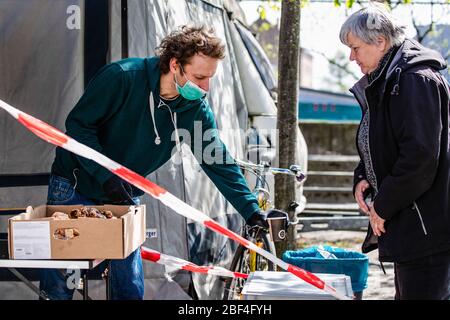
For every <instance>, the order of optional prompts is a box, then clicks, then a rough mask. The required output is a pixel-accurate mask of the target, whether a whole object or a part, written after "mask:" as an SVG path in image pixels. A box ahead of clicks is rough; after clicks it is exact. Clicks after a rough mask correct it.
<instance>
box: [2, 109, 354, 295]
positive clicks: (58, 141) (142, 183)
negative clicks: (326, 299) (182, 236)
mask: <svg viewBox="0 0 450 320" xmlns="http://www.w3.org/2000/svg"><path fill="white" fill-rule="evenodd" d="M0 107H1V108H2V109H4V110H5V111H7V112H8V113H9V114H11V115H12V116H13V117H14V118H16V119H17V120H18V121H19V122H20V123H22V124H23V125H24V126H25V127H26V128H27V129H29V130H30V131H31V132H33V133H34V134H35V135H37V136H38V137H40V138H41V139H43V140H45V141H47V142H49V143H51V144H54V145H56V146H59V147H62V148H64V149H66V150H68V151H71V152H73V153H75V154H77V155H79V156H82V157H85V158H87V159H90V160H92V161H95V162H96V163H98V164H100V165H101V166H103V167H105V168H107V169H108V170H110V171H111V172H113V173H114V174H116V175H118V176H119V177H121V178H122V179H124V180H125V181H127V182H129V183H131V184H132V185H134V186H135V187H137V188H139V189H141V190H142V191H144V192H146V193H148V194H150V195H151V196H152V197H153V198H155V199H158V200H159V201H161V202H162V203H163V204H165V205H166V206H168V207H169V208H171V209H172V210H174V211H175V212H176V213H178V214H180V215H182V216H184V217H186V218H188V219H191V220H194V221H196V222H199V223H201V224H203V225H204V226H206V227H207V228H209V229H211V230H213V231H215V232H217V233H220V234H222V235H224V236H226V237H228V238H230V239H232V240H234V241H236V242H238V243H240V244H241V245H243V246H244V247H246V248H247V249H250V250H253V251H256V252H257V253H258V254H260V255H262V256H263V257H265V258H266V259H268V260H270V261H272V262H273V263H274V264H276V265H278V266H279V267H280V268H282V269H283V270H287V271H288V272H290V273H292V274H294V275H295V276H297V277H298V278H300V279H302V280H304V281H306V282H307V283H309V284H312V285H313V286H315V287H317V288H319V289H321V290H324V291H325V292H328V293H329V294H331V295H332V296H334V297H335V298H336V299H340V300H349V299H350V298H349V297H347V296H345V295H343V294H341V293H340V292H337V291H336V289H335V288H333V287H332V286H330V285H328V284H326V283H325V282H324V281H323V280H321V279H320V278H319V277H317V276H316V275H314V274H312V273H310V272H308V271H306V270H303V269H301V268H299V267H296V266H293V265H291V264H289V263H286V262H284V261H283V260H281V259H279V258H277V257H276V256H274V255H272V254H271V253H269V252H267V251H265V250H264V249H262V248H260V247H258V246H257V245H256V244H254V243H252V242H250V241H248V240H247V239H245V238H243V237H241V236H240V235H238V234H236V233H234V232H233V231H231V230H228V229H227V228H225V227H223V226H222V225H220V224H219V223H217V222H215V221H214V220H212V219H211V218H210V217H208V216H207V215H205V214H204V213H202V212H200V211H199V210H197V209H195V208H193V207H191V206H190V205H188V204H187V203H185V202H183V201H182V200H180V199H178V198H177V197H175V196H174V195H173V194H171V193H170V192H168V191H167V190H165V189H163V188H161V187H160V186H158V185H157V184H155V183H153V182H151V181H149V180H147V179H145V178H144V177H142V176H140V175H139V174H137V173H136V172H134V171H132V170H130V169H128V168H126V167H124V166H122V165H120V164H119V163H117V162H115V161H113V160H111V159H109V158H108V157H106V156H104V155H103V154H101V153H100V152H98V151H96V150H94V149H92V148H89V147H88V146H86V145H84V144H81V143H79V142H78V141H76V140H74V139H72V138H70V137H69V136H67V135H66V134H64V133H62V132H61V131H59V130H58V129H56V128H54V127H52V126H50V125H49V124H47V123H45V122H43V121H41V120H39V119H36V118H34V117H32V116H30V115H29V114H26V113H24V112H22V111H20V110H18V109H16V108H14V107H13V106H11V105H9V104H7V103H6V102H4V101H3V100H0Z"/></svg>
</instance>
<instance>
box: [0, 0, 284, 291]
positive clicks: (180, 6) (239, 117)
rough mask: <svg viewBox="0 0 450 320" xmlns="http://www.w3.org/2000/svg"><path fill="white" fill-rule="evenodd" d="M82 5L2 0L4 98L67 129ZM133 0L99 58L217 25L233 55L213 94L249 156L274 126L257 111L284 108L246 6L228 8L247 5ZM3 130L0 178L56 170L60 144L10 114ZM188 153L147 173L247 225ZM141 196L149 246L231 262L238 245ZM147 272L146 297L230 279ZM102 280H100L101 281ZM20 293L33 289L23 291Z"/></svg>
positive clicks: (25, 195) (234, 139) (16, 193)
mask: <svg viewBox="0 0 450 320" xmlns="http://www.w3.org/2000/svg"><path fill="white" fill-rule="evenodd" d="M84 3H85V2H84V1H83V0H78V1H76V0H59V1H54V0H29V1H15V0H4V1H1V2H0V43H1V45H0V98H1V99H3V100H5V101H7V102H8V103H10V104H12V105H14V106H17V107H19V108H21V109H22V110H24V111H25V112H28V113H30V114H32V115H34V116H36V117H38V118H40V119H42V120H44V121H47V122H49V123H50V124H52V125H54V126H56V127H58V128H59V129H61V130H64V129H65V128H64V121H65V118H66V116H67V114H68V113H69V112H70V110H71V109H72V108H73V106H74V105H75V104H76V102H77V101H78V99H79V98H80V97H81V95H82V93H83V90H84V77H85V76H86V73H85V65H84V62H85V49H86V48H85V46H84V44H85V42H84V41H85V32H86V29H84V25H83V23H82V24H81V28H80V29H69V28H67V27H66V22H67V19H68V17H69V15H68V13H67V9H68V7H69V6H73V5H75V6H78V7H79V8H80V12H81V20H82V21H84V18H85V16H84V9H85V7H84ZM126 4H127V14H128V18H127V23H128V24H127V25H126V26H124V25H122V22H123V20H122V1H109V9H108V17H109V28H108V30H109V33H108V46H109V47H108V50H107V52H105V51H104V50H100V49H99V50H98V51H95V50H94V49H92V50H94V51H91V52H90V53H91V54H93V57H94V58H99V59H100V58H103V57H104V56H105V55H106V58H107V59H106V60H107V62H112V61H117V60H119V59H121V58H122V54H123V50H124V48H123V47H122V45H123V43H125V41H123V40H124V39H123V38H122V37H123V36H124V35H126V36H127V41H126V42H127V44H128V52H127V56H129V57H148V56H153V55H154V54H155V49H156V46H157V45H158V44H159V43H160V41H161V40H162V38H163V37H164V36H165V35H167V34H168V33H170V32H171V31H173V30H175V29H176V28H177V27H178V26H180V25H183V24H197V25H198V24H205V25H208V26H213V27H214V28H215V30H216V33H217V35H218V36H219V37H221V38H222V39H223V41H224V43H225V44H226V47H227V55H226V58H225V59H224V60H223V61H222V62H221V63H220V64H219V67H218V70H217V73H216V76H215V77H214V79H213V80H212V82H211V91H210V94H208V100H209V103H210V105H211V107H212V110H213V112H214V114H215V117H216V120H217V125H218V128H219V132H220V136H221V138H222V140H223V141H224V142H225V144H226V145H227V147H228V149H229V151H230V153H231V154H232V155H233V156H234V157H236V158H244V157H245V155H246V139H245V133H246V130H247V129H248V127H249V125H251V124H255V125H256V126H257V127H258V126H260V127H261V128H262V127H264V128H266V129H268V128H272V129H273V128H274V122H273V121H271V122H265V123H264V124H258V123H259V122H258V121H256V120H257V118H258V117H255V116H264V115H270V116H271V117H274V116H275V115H276V108H275V104H274V102H273V100H272V98H271V96H270V94H269V92H268V90H267V88H266V86H265V84H264V82H263V81H262V79H261V76H260V74H259V72H258V70H257V68H256V67H255V66H254V64H253V61H252V58H251V55H250V54H249V53H248V52H247V49H246V47H245V44H244V42H243V41H242V38H241V37H240V34H239V32H238V31H237V29H236V25H235V21H234V20H230V19H229V17H230V16H231V17H236V18H237V19H239V21H241V22H242V21H243V20H244V19H243V18H242V17H243V14H242V12H240V11H236V12H231V13H230V12H227V11H226V10H225V8H228V10H236V8H239V7H238V5H237V3H236V1H234V0H208V1H205V0H184V1H180V0H128V1H126ZM124 31H125V32H124ZM93 61H97V60H95V59H94V60H93ZM94 68H95V67H94ZM90 72H92V71H90ZM249 116H250V117H249ZM267 126H268V127H267ZM0 130H1V138H0V176H1V175H2V174H40V173H46V172H49V170H50V166H51V163H52V161H53V158H54V147H53V146H51V145H49V144H48V143H45V142H43V141H41V140H39V139H38V138H37V137H35V136H33V135H31V134H30V133H29V132H28V131H26V130H24V129H23V128H22V127H21V126H20V125H19V124H17V123H15V120H13V119H12V118H10V117H9V116H8V115H6V113H0ZM238 133H239V134H238ZM149 157H151V155H149ZM182 159H183V161H182V163H179V162H178V161H176V160H177V159H175V158H174V159H172V160H170V161H169V162H167V163H166V164H165V165H164V166H163V167H161V168H160V169H159V170H157V171H155V172H153V173H152V174H150V175H149V176H148V177H147V178H148V179H150V180H151V181H153V182H155V183H157V184H158V185H160V186H162V187H163V188H165V189H167V190H169V191H170V192H171V193H173V194H174V195H175V196H177V197H179V198H180V199H182V200H183V201H185V202H187V203H188V204H190V205H191V206H193V207H195V208H197V209H199V210H200V211H202V212H204V213H205V214H207V215H209V216H210V217H211V218H212V219H214V220H216V221H218V222H219V223H221V224H223V225H225V226H227V227H229V228H230V229H232V230H234V231H235V232H240V230H241V228H242V226H243V219H242V218H241V217H240V215H239V214H238V213H237V212H236V210H235V209H234V208H233V207H232V206H231V205H230V204H229V203H228V202H227V201H226V200H225V198H224V197H223V196H222V195H221V194H220V193H219V191H218V190H217V188H216V187H215V186H214V184H213V183H212V182H211V181H210V180H209V178H208V177H207V176H206V175H205V174H204V173H203V171H202V170H201V168H200V166H199V164H198V163H197V162H196V160H195V159H194V157H193V156H192V154H191V151H190V150H189V148H187V147H186V146H183V153H182ZM46 192H47V188H46V187H42V186H41V187H18V188H4V189H3V188H1V189H0V207H2V208H8V207H10V208H11V207H24V206H27V205H38V204H42V203H44V202H45V199H46ZM142 203H143V204H146V205H147V230H148V231H156V236H155V237H151V238H148V239H147V241H146V243H145V245H146V246H147V247H150V248H153V249H155V250H158V251H160V252H163V253H165V254H168V255H172V256H176V257H180V258H182V259H185V260H190V261H192V262H194V263H196V264H199V265H207V264H214V265H219V266H222V267H228V266H229V264H230V263H231V259H232V255H233V253H234V251H235V250H236V247H237V244H236V243H234V242H232V241H231V240H229V239H227V238H225V237H223V236H221V235H218V234H216V233H214V232H212V231H210V230H208V229H206V228H205V227H203V226H201V225H199V224H197V223H195V222H193V221H189V220H188V221H187V220H186V219H185V218H184V217H181V216H179V215H178V214H176V213H174V212H173V211H172V210H171V209H169V208H167V207H166V206H164V205H162V204H161V203H160V202H158V201H156V200H154V199H153V198H151V197H150V196H147V195H146V196H144V197H143V199H142ZM2 226H3V225H2V221H1V217H0V227H2ZM2 231H3V230H0V232H2ZM153 234H154V233H153ZM144 271H145V279H146V283H145V286H146V295H145V298H146V299H173V298H174V297H179V298H180V299H181V298H186V297H187V296H186V294H187V293H188V291H189V289H190V288H192V284H193V288H194V289H195V292H196V295H197V296H198V298H199V299H220V298H221V296H222V289H223V287H222V286H223V283H222V281H220V280H219V279H218V277H214V276H211V275H193V274H190V273H188V272H186V271H179V272H171V273H170V274H167V270H165V268H164V267H162V266H160V265H157V264H152V263H144ZM102 285H103V284H102V283H98V286H99V288H100V287H101V286H102ZM1 288H2V284H1V283H0V299H3V298H4V297H6V296H5V295H3V294H2V289H1ZM99 290H100V289H99ZM19 297H20V296H19ZM22 297H27V294H26V293H23V295H22Z"/></svg>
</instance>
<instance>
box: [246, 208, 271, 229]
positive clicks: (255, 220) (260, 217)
mask: <svg viewBox="0 0 450 320" xmlns="http://www.w3.org/2000/svg"><path fill="white" fill-rule="evenodd" d="M266 217H267V215H266V213H265V212H264V211H257V212H255V213H253V214H252V215H251V216H250V218H248V219H247V224H248V225H249V226H250V227H261V228H266V229H268V228H269V223H268V222H267V220H266Z"/></svg>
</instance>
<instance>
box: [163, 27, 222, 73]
mask: <svg viewBox="0 0 450 320" xmlns="http://www.w3.org/2000/svg"><path fill="white" fill-rule="evenodd" d="M199 53H200V54H204V55H205V56H207V57H211V58H216V59H223V58H225V45H224V44H222V41H221V40H220V38H218V37H217V36H216V35H215V33H214V29H213V28H207V27H206V26H199V27H194V26H182V27H180V28H179V29H178V30H175V31H173V32H172V33H170V34H169V35H168V36H166V37H165V38H164V39H163V40H162V41H161V44H160V45H159V47H158V48H156V54H157V56H159V57H160V62H159V65H160V69H161V73H162V74H167V73H168V72H169V71H170V67H169V63H170V60H171V59H172V58H176V59H177V60H178V62H179V63H180V64H181V66H184V65H185V64H187V63H189V62H190V59H191V58H192V57H193V56H195V55H196V54H199Z"/></svg>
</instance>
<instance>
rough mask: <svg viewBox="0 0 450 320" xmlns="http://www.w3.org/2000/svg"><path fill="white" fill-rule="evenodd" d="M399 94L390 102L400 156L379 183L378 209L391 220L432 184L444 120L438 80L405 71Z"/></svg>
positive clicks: (376, 206) (376, 205) (380, 214)
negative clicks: (442, 118)
mask: <svg viewBox="0 0 450 320" xmlns="http://www.w3.org/2000/svg"><path fill="white" fill-rule="evenodd" d="M400 88H401V89H400V94H399V95H397V96H392V97H391V99H390V104H389V113H390V117H391V119H390V121H391V125H392V128H393V131H394V135H395V138H396V140H397V143H398V147H399V154H398V158H397V160H396V162H395V164H394V166H393V168H392V170H391V171H390V174H389V175H388V176H386V177H385V178H384V179H383V180H382V181H381V184H380V185H379V188H378V189H379V192H378V195H377V196H376V198H375V200H374V206H375V211H376V212H377V214H378V215H379V216H380V217H382V218H383V219H386V220H389V219H391V218H392V217H393V216H394V215H395V214H396V213H398V212H400V211H401V210H402V209H404V208H406V207H407V206H409V205H412V204H413V202H414V201H415V200H416V199H417V198H419V197H420V196H421V195H422V194H423V193H424V192H426V191H427V190H428V189H429V188H430V187H431V185H432V183H433V181H434V179H435V175H436V172H437V167H438V158H439V150H440V148H439V147H440V136H441V131H442V121H441V119H440V117H441V116H440V114H441V113H440V95H439V87H438V84H437V82H435V81H434V80H431V79H429V78H427V77H425V76H422V75H420V74H417V73H406V74H403V75H402V77H401V80H400Z"/></svg>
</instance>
